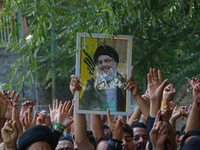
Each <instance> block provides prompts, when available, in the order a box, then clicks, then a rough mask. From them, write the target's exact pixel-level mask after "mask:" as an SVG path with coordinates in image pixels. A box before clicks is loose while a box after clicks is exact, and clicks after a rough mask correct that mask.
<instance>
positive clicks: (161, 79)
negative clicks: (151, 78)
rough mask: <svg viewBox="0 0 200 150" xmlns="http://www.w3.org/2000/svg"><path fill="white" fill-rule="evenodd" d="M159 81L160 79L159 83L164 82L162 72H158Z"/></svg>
mask: <svg viewBox="0 0 200 150" xmlns="http://www.w3.org/2000/svg"><path fill="white" fill-rule="evenodd" d="M158 79H159V82H162V81H163V78H162V73H161V71H160V70H158Z"/></svg>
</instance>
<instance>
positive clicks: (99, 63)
mask: <svg viewBox="0 0 200 150" xmlns="http://www.w3.org/2000/svg"><path fill="white" fill-rule="evenodd" d="M112 61H113V59H105V60H104V61H97V64H98V65H102V64H103V62H104V63H106V64H109V63H111V62H112Z"/></svg>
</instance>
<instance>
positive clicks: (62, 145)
mask: <svg viewBox="0 0 200 150" xmlns="http://www.w3.org/2000/svg"><path fill="white" fill-rule="evenodd" d="M64 149H67V150H73V149H74V146H73V140H72V137H71V136H70V135H68V136H66V137H61V138H60V139H59V141H58V145H57V147H56V150H64Z"/></svg>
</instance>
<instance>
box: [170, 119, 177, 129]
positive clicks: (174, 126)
mask: <svg viewBox="0 0 200 150" xmlns="http://www.w3.org/2000/svg"><path fill="white" fill-rule="evenodd" d="M169 123H170V124H171V126H172V129H173V131H174V132H176V120H174V119H172V118H170V119H169Z"/></svg>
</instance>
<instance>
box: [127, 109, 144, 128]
mask: <svg viewBox="0 0 200 150" xmlns="http://www.w3.org/2000/svg"><path fill="white" fill-rule="evenodd" d="M141 114H142V111H141V110H140V108H139V106H137V107H136V109H135V111H134V112H133V114H132V115H131V118H130V119H129V120H128V122H127V124H128V125H131V124H132V122H133V121H134V120H135V119H138V120H139V119H140V116H141Z"/></svg>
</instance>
